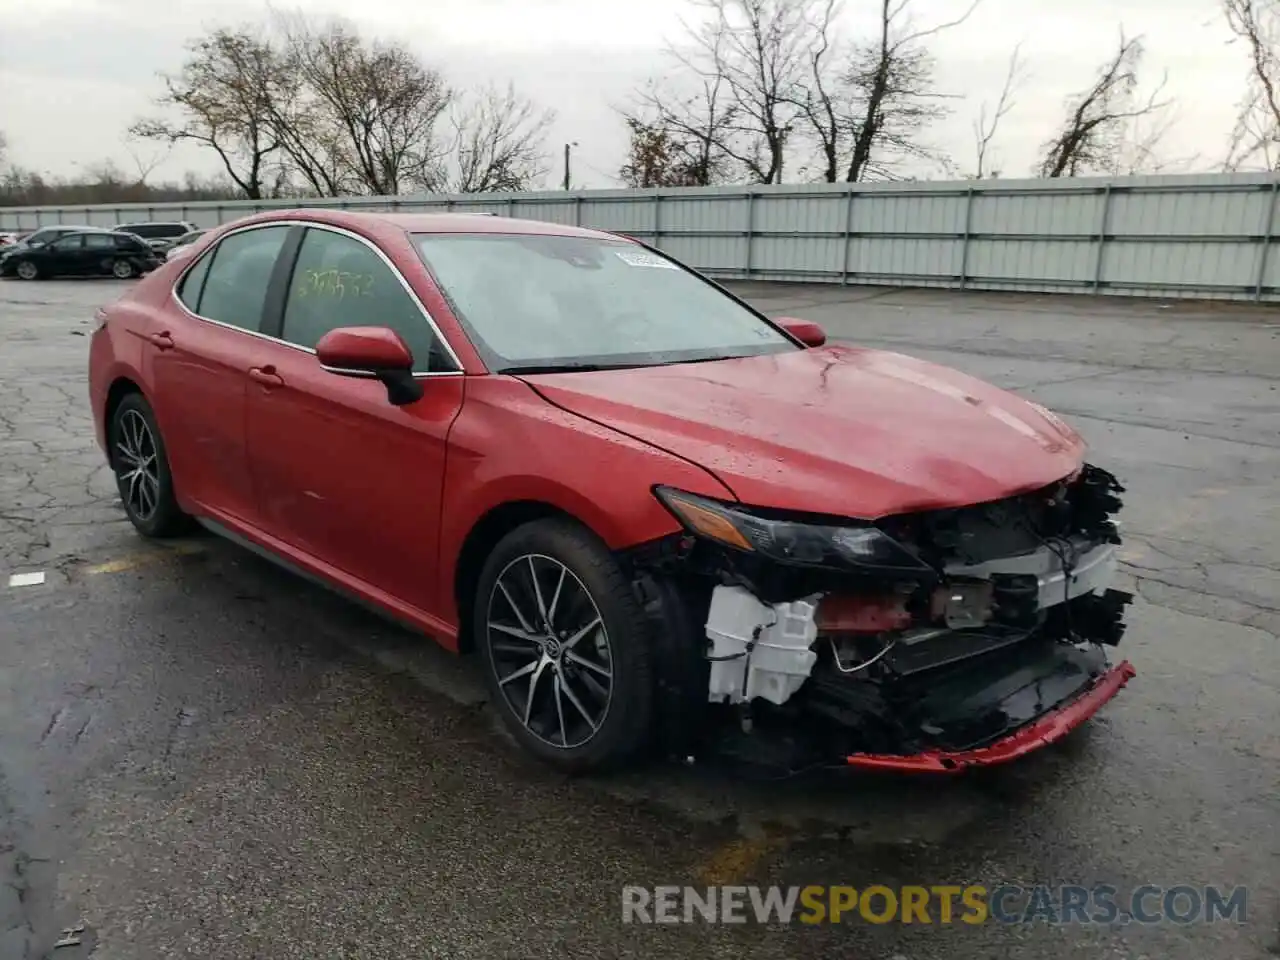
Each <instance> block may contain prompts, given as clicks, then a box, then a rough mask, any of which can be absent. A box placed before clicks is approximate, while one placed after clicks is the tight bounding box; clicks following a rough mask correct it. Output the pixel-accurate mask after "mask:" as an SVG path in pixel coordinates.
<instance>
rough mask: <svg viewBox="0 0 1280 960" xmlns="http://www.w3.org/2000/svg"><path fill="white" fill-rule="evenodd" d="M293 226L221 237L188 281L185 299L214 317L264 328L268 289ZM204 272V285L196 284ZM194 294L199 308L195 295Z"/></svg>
mask: <svg viewBox="0 0 1280 960" xmlns="http://www.w3.org/2000/svg"><path fill="white" fill-rule="evenodd" d="M289 230H290V227H288V226H272V227H257V228H255V229H252V230H242V231H240V232H239V233H233V234H231V235H230V236H229V237H227V238H226V239H224V240H222V241H220V242H219V243H218V244H217V246H216V247H214V249H213V250H211V251H210V252H209V253H208V254H206V255H205V256H204V257H202V258H201V260H200V263H197V264H196V265H195V267H194V268H193V269H192V270H191V271H190V272H188V273H187V275H186V277H185V278H184V279H183V283H182V288H181V290H180V291H179V296H180V297H181V298H182V302H183V303H185V304H186V305H187V307H188V308H189V309H191V311H192V312H193V313H196V314H198V315H199V316H202V317H204V318H206V319H208V320H216V321H217V322H218V323H225V324H227V325H228V326H232V327H239V328H240V329H242V330H250V331H253V332H255V333H256V332H258V331H260V330H261V329H262V311H263V305H264V304H265V303H266V298H267V287H268V286H269V285H270V284H271V274H272V271H273V270H274V269H275V265H276V258H277V257H278V256H279V255H280V250H281V248H282V247H283V246H284V241H285V238H286V237H287V236H288V234H289ZM206 263H207V264H208V266H204V265H205V264H206ZM201 270H203V271H204V273H203V274H201V275H200V276H199V278H198V287H197V286H193V285H192V281H193V280H196V279H197V272H198V271H201ZM192 293H194V294H195V305H194V306H192V301H191V299H189V297H190V295H191V294H192Z"/></svg>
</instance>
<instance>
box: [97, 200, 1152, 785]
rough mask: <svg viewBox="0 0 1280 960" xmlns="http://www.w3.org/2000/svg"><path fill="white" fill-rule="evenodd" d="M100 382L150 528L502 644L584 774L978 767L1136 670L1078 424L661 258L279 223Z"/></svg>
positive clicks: (152, 281)
mask: <svg viewBox="0 0 1280 960" xmlns="http://www.w3.org/2000/svg"><path fill="white" fill-rule="evenodd" d="M89 386H90V398H91V406H92V410H93V417H94V420H95V423H96V431H97V440H98V443H99V444H100V446H101V447H102V449H103V451H104V453H105V454H106V457H107V462H108V463H109V464H110V465H111V467H112V469H113V471H114V473H115V476H116V482H117V489H118V491H119V494H120V498H121V501H122V503H123V505H124V507H125V510H126V512H127V514H128V517H129V519H130V520H131V521H132V523H133V525H134V526H135V527H136V528H137V530H138V531H139V532H140V533H141V534H142V535H144V536H149V537H162V536H171V535H175V534H177V533H180V532H182V531H184V530H186V529H189V527H190V526H191V524H192V523H193V522H194V521H195V520H197V519H198V520H199V521H200V522H201V523H203V524H204V525H205V526H207V527H209V528H211V529H213V530H216V531H219V532H221V533H223V534H224V535H228V536H230V537H231V538H232V539H234V540H238V541H239V542H241V543H244V544H248V545H250V546H252V547H254V548H256V549H257V550H259V551H260V552H262V553H264V554H266V555H267V556H270V557H272V558H274V559H276V560H278V561H280V562H281V563H283V564H284V565H286V566H291V567H293V568H294V569H300V570H302V571H305V572H307V573H309V574H311V575H312V576H315V577H318V578H319V579H321V580H322V581H324V582H326V583H328V584H330V585H331V586H333V587H336V588H338V589H339V590H343V591H346V592H348V593H350V594H354V595H355V596H356V597H358V598H360V599H362V600H364V601H365V602H367V603H369V604H372V605H373V606H375V607H377V608H379V609H381V610H383V611H384V612H386V613H387V614H389V615H391V616H393V617H395V618H396V619H398V620H400V621H402V622H406V623H408V624H411V625H413V626H415V627H417V628H418V629H419V630H421V631H422V632H424V633H426V634H429V635H432V636H434V637H436V638H437V639H438V640H439V641H440V642H441V643H442V644H443V645H444V646H446V647H447V648H449V649H451V650H456V651H459V652H474V653H475V654H476V656H477V658H478V660H479V661H480V662H479V664H478V666H479V668H480V669H481V670H483V671H484V673H485V676H486V678H487V680H488V683H489V689H490V692H491V694H492V700H493V703H494V704H495V709H497V710H498V712H499V713H500V714H501V716H502V718H503V720H504V721H505V722H506V723H507V724H508V726H509V727H510V728H511V730H512V732H513V733H514V735H515V737H516V738H517V739H518V740H519V742H520V743H521V744H522V745H523V746H524V747H525V748H527V749H528V750H529V751H530V752H532V753H533V754H535V755H537V756H538V757H540V758H542V759H543V760H545V761H547V762H548V763H551V764H554V765H556V766H558V767H561V768H563V769H565V770H569V771H581V770H586V769H591V768H595V767H601V766H606V765H609V764H616V763H621V762H625V761H626V760H628V759H630V758H632V757H635V756H637V755H639V754H640V753H641V752H642V750H643V749H645V748H646V747H648V746H649V745H650V744H660V745H661V746H662V747H663V748H664V749H665V750H667V751H669V752H671V753H673V754H674V755H676V756H681V757H689V756H699V755H701V754H702V753H703V752H704V751H711V750H714V749H715V747H714V746H713V745H715V744H722V745H727V748H728V749H729V750H730V752H732V754H733V755H735V756H737V757H740V758H744V759H748V758H749V759H752V760H755V761H758V762H760V763H766V762H767V763H770V764H771V765H772V764H777V765H779V766H783V767H785V768H786V769H787V770H789V771H790V770H799V769H804V768H816V767H817V766H820V765H823V764H833V763H840V764H846V765H849V766H853V767H863V768H873V769H898V770H917V771H932V772H938V773H943V772H955V771H959V770H963V769H965V768H966V767H969V766H974V765H984V764H994V763H1001V762H1005V761H1008V760H1012V759H1014V758H1015V757H1018V756H1021V755H1023V754H1026V753H1029V752H1031V751H1033V750H1037V749H1039V748H1041V747H1043V746H1044V745H1045V744H1047V743H1050V742H1052V741H1054V740H1057V739H1058V738H1060V737H1062V736H1063V735H1065V734H1066V733H1067V732H1068V731H1069V730H1071V729H1073V728H1075V727H1077V726H1079V725H1080V724H1082V723H1084V722H1085V721H1086V720H1087V719H1088V718H1089V717H1090V716H1091V715H1092V714H1093V713H1095V712H1096V711H1097V710H1098V709H1099V708H1100V707H1101V706H1102V704H1103V703H1105V702H1106V701H1108V700H1109V699H1111V698H1112V697H1113V696H1115V694H1116V693H1117V692H1118V691H1119V690H1120V688H1121V687H1122V686H1124V685H1125V683H1126V682H1127V681H1128V679H1129V678H1130V677H1131V676H1133V673H1134V671H1133V668H1132V666H1131V665H1130V664H1129V663H1128V662H1122V663H1119V664H1115V663H1112V662H1111V661H1110V659H1109V657H1108V655H1107V649H1106V648H1107V647H1110V646H1114V645H1115V644H1116V643H1117V642H1118V641H1119V640H1120V637H1121V635H1122V634H1123V632H1124V623H1123V613H1124V608H1125V605H1126V604H1127V603H1128V602H1129V601H1130V600H1131V599H1132V597H1131V595H1129V594H1128V593H1125V592H1122V591H1116V590H1112V589H1111V588H1110V587H1109V586H1108V580H1109V578H1110V576H1111V574H1112V573H1113V571H1114V569H1115V565H1116V562H1117V550H1118V545H1119V543H1120V537H1119V533H1118V530H1117V527H1116V524H1115V522H1114V521H1113V519H1112V518H1113V515H1114V514H1115V512H1116V511H1117V510H1118V508H1119V507H1120V506H1121V501H1120V499H1119V498H1118V496H1117V495H1116V494H1117V493H1119V492H1121V491H1122V490H1123V487H1121V486H1120V484H1119V483H1118V481H1117V480H1116V478H1115V477H1113V476H1112V475H1111V474H1110V473H1108V472H1107V471H1106V470H1105V469H1103V468H1101V467H1098V466H1095V465H1092V464H1090V463H1089V462H1088V461H1087V460H1086V457H1085V444H1084V441H1083V440H1082V439H1081V437H1080V436H1079V434H1077V433H1076V431H1075V430H1073V429H1072V428H1071V427H1070V426H1069V425H1067V424H1066V423H1064V422H1063V421H1062V420H1060V419H1058V418H1057V417H1056V416H1054V415H1053V414H1052V413H1050V412H1049V411H1048V410H1046V409H1045V408H1044V407H1041V406H1039V405H1037V404H1035V403H1033V402H1030V401H1029V400H1026V399H1024V398H1022V397H1019V396H1017V395H1016V394H1013V393H1009V392H1006V391H1004V390H1001V389H998V388H997V387H994V386H992V385H990V384H987V383H984V382H982V381H980V380H978V379H976V378H974V377H971V376H968V375H966V374H963V373H961V372H959V371H956V370H951V369H947V368H945V367H942V366H938V365H937V364H933V363H928V362H925V361H923V360H917V359H914V358H911V357H907V356H904V355H902V354H898V353H892V352H885V351H880V350H873V349H869V348H862V347H854V346H849V345H843V344H842V345H827V344H826V335H825V334H824V333H823V331H822V329H821V327H819V326H818V325H816V324H814V323H812V322H807V321H804V320H798V319H770V318H769V317H767V316H765V315H764V314H762V313H761V312H760V311H758V310H756V309H755V308H753V307H751V306H750V305H749V304H747V303H745V302H743V301H742V300H739V299H738V298H737V297H735V296H733V295H732V294H731V293H730V292H728V291H727V290H725V289H724V288H722V287H720V286H718V285H717V284H715V283H714V282H713V281H711V280H708V279H707V278H705V277H703V276H701V275H700V274H698V273H697V272H696V271H694V270H692V269H690V268H689V267H686V266H684V265H683V264H681V263H679V262H677V261H675V260H673V259H671V258H670V257H669V256H667V255H666V254H664V253H662V252H660V251H658V250H656V249H653V248H651V247H648V246H646V245H644V244H642V243H640V242H638V241H632V240H629V239H627V238H623V237H619V236H616V235H611V234H608V233H602V232H598V231H593V230H586V229H579V228H575V227H570V226H565V225H561V224H553V223H538V222H533V221H527V220H514V219H504V218H497V217H474V216H458V215H448V214H439V215H412V214H370V213H353V212H342V211H335V210H310V211H285V212H273V213H264V214H259V215H257V216H255V217H250V218H247V219H244V220H241V221H238V222H236V223H234V224H230V225H228V226H226V227H221V228H218V229H217V231H216V232H215V233H214V234H213V235H212V236H211V238H210V242H208V243H206V244H202V245H201V247H200V249H199V250H198V251H197V252H196V253H195V254H194V255H193V256H190V257H187V258H184V259H182V260H179V261H177V262H174V263H170V264H167V265H166V266H165V267H163V268H161V269H160V270H158V271H156V272H155V273H154V274H153V275H152V276H150V277H148V278H147V279H145V280H143V281H142V282H141V283H139V284H137V285H136V286H135V287H134V288H133V289H132V290H130V291H129V292H127V293H126V294H125V295H124V297H122V298H121V299H120V300H118V301H117V302H115V303H113V304H111V305H108V306H106V307H104V308H102V309H101V310H99V311H98V313H97V329H96V330H95V331H94V334H93V337H92V341H91V346H90V353H89ZM748 721H749V722H748Z"/></svg>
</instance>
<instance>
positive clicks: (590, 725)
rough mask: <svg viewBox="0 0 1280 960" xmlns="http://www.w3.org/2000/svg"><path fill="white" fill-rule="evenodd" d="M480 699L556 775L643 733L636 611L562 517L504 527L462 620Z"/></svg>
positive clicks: (647, 678) (615, 756) (626, 755)
mask: <svg viewBox="0 0 1280 960" xmlns="http://www.w3.org/2000/svg"><path fill="white" fill-rule="evenodd" d="M473 624H474V630H475V633H476V636H475V640H476V647H477V650H478V651H479V652H480V653H481V656H482V658H483V660H484V671H485V679H486V682H487V683H488V687H489V691H490V695H491V697H492V700H493V702H494V704H495V706H496V708H497V709H498V711H499V713H500V714H501V716H502V719H503V721H504V722H505V723H506V725H507V727H508V729H510V731H511V733H512V735H513V736H514V737H515V738H516V740H517V741H519V743H520V744H521V745H522V746H523V747H525V749H527V750H528V751H529V752H530V753H532V754H533V755H535V756H536V757H538V758H539V759H541V760H543V761H544V762H546V763H548V764H550V765H552V766H554V767H557V768H558V769H560V770H563V771H565V772H567V773H582V772H587V771H592V770H601V769H605V768H609V767H614V766H617V765H620V764H621V763H623V762H624V761H626V760H628V759H631V758H633V757H634V756H636V754H637V753H639V751H640V750H641V748H642V747H643V746H644V745H645V744H646V743H647V741H648V740H649V737H650V732H651V730H650V728H651V718H652V714H653V684H652V678H651V671H652V665H651V652H650V647H649V644H648V642H647V625H646V622H645V618H644V614H643V613H642V611H641V610H640V608H639V605H638V604H637V602H636V599H635V596H634V594H633V593H632V590H631V584H630V583H629V581H628V580H627V578H626V576H625V575H624V574H623V572H622V570H621V568H620V567H619V565H618V563H617V561H616V560H615V559H614V557H613V555H612V554H611V553H610V551H609V549H608V547H606V546H605V544H603V543H602V542H600V540H599V539H598V538H597V537H596V536H595V535H594V534H592V533H591V532H590V531H588V530H586V529H585V528H583V527H581V526H579V525H578V524H576V523H573V522H572V521H569V520H538V521H535V522H533V523H528V524H525V525H524V526H522V527H519V528H518V529H516V530H513V531H512V532H511V533H509V534H508V535H507V536H506V537H505V538H503V540H502V541H501V542H500V543H499V544H498V546H497V547H496V548H495V549H494V551H493V553H492V554H491V555H490V557H489V559H488V561H487V562H486V564H485V566H484V570H483V571H482V572H481V575H480V583H479V588H478V590H477V593H476V601H475V613H474V617H473Z"/></svg>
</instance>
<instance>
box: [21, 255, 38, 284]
mask: <svg viewBox="0 0 1280 960" xmlns="http://www.w3.org/2000/svg"><path fill="white" fill-rule="evenodd" d="M15 269H16V270H17V273H18V278H19V279H20V280H38V279H40V268H39V267H37V266H36V265H35V264H34V263H32V262H31V261H30V260H23V261H22V262H21V263H20V264H18V266H17V267H16V268H15Z"/></svg>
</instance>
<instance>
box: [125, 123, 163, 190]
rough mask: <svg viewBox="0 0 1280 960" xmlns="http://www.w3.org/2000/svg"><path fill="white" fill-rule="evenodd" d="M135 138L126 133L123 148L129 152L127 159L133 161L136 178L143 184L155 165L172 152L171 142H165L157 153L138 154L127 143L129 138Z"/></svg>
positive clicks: (158, 164) (153, 170)
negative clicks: (136, 173)
mask: <svg viewBox="0 0 1280 960" xmlns="http://www.w3.org/2000/svg"><path fill="white" fill-rule="evenodd" d="M132 139H136V138H134V137H132V136H129V135H127V134H126V136H125V138H124V143H123V146H124V150H125V153H127V154H129V159H130V160H132V161H133V166H134V168H135V169H136V170H137V171H138V180H137V182H138V183H140V184H145V183H146V182H147V179H148V178H149V177H150V176H151V174H152V173H154V172H155V169H156V167H158V166H160V164H162V163H164V161H165V160H166V159H167V158H168V156H169V154H170V153H172V152H173V144H165V145H164V146H163V147H162V148H161V150H160V151H159V152H158V153H152V154H150V155H143V154H140V153H139V152H138V151H137V150H135V149H134V148H133V147H132V146H131V145H130V143H129V141H130V140H132Z"/></svg>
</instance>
